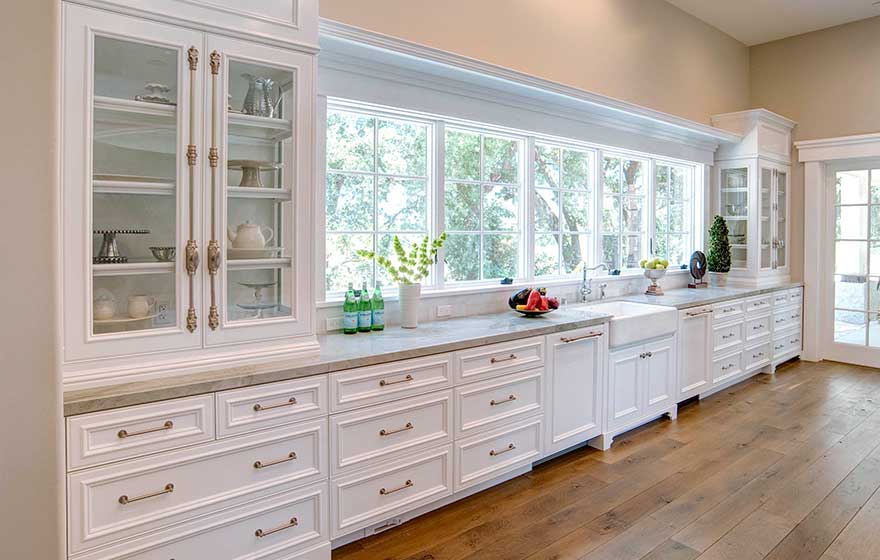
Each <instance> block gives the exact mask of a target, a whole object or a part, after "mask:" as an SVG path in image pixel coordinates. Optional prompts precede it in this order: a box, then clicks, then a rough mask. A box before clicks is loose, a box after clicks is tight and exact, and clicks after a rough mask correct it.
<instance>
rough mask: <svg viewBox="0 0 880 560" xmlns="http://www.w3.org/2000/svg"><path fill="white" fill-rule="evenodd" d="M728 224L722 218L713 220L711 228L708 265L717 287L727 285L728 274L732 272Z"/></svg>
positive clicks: (713, 282)
mask: <svg viewBox="0 0 880 560" xmlns="http://www.w3.org/2000/svg"><path fill="white" fill-rule="evenodd" d="M728 233H729V232H728V230H727V222H725V221H724V218H722V217H721V216H715V217H714V218H713V219H712V227H710V228H709V254H708V255H706V264H707V268H708V269H709V273H710V276H711V278H712V284H713V285H715V286H726V285H727V273H728V272H730V241H729V240H728V239H727V235H728Z"/></svg>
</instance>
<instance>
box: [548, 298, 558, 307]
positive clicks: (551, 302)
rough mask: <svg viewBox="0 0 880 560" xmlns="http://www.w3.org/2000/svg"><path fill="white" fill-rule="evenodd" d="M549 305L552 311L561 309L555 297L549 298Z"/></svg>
mask: <svg viewBox="0 0 880 560" xmlns="http://www.w3.org/2000/svg"><path fill="white" fill-rule="evenodd" d="M547 305H549V306H550V309H559V300H558V299H556V298H555V297H548V298H547Z"/></svg>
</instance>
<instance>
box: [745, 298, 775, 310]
mask: <svg viewBox="0 0 880 560" xmlns="http://www.w3.org/2000/svg"><path fill="white" fill-rule="evenodd" d="M745 305H746V315H753V314H756V313H767V312H769V311H770V308H771V307H773V296H772V295H763V296H757V297H752V298H749V299H747V300H746V303H745Z"/></svg>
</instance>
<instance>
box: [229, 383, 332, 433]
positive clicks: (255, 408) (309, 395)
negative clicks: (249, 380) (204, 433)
mask: <svg viewBox="0 0 880 560" xmlns="http://www.w3.org/2000/svg"><path fill="white" fill-rule="evenodd" d="M216 397H217V437H227V436H231V435H237V434H243V433H246V432H252V431H255V430H261V429H264V428H273V427H275V426H281V425H283V424H290V423H292V422H299V421H301V420H308V419H310V418H316V417H319V416H326V415H327V408H328V406H327V404H328V403H327V376H326V375H316V376H314V377H307V378H304V379H295V380H292V381H283V382H281V383H269V384H267V385H258V386H256V387H248V388H245V389H233V390H231V391H223V392H222V393H217V394H216Z"/></svg>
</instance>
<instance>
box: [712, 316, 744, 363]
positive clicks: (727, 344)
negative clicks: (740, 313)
mask: <svg viewBox="0 0 880 560" xmlns="http://www.w3.org/2000/svg"><path fill="white" fill-rule="evenodd" d="M743 326H744V324H743V323H736V322H734V323H725V324H723V325H719V326H716V327H714V328H713V329H712V340H713V348H714V351H715V355H716V356H717V355H719V354H720V353H724V352H728V351H730V350H732V349H733V348H735V347H736V346H738V345H740V344H742V341H743Z"/></svg>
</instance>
